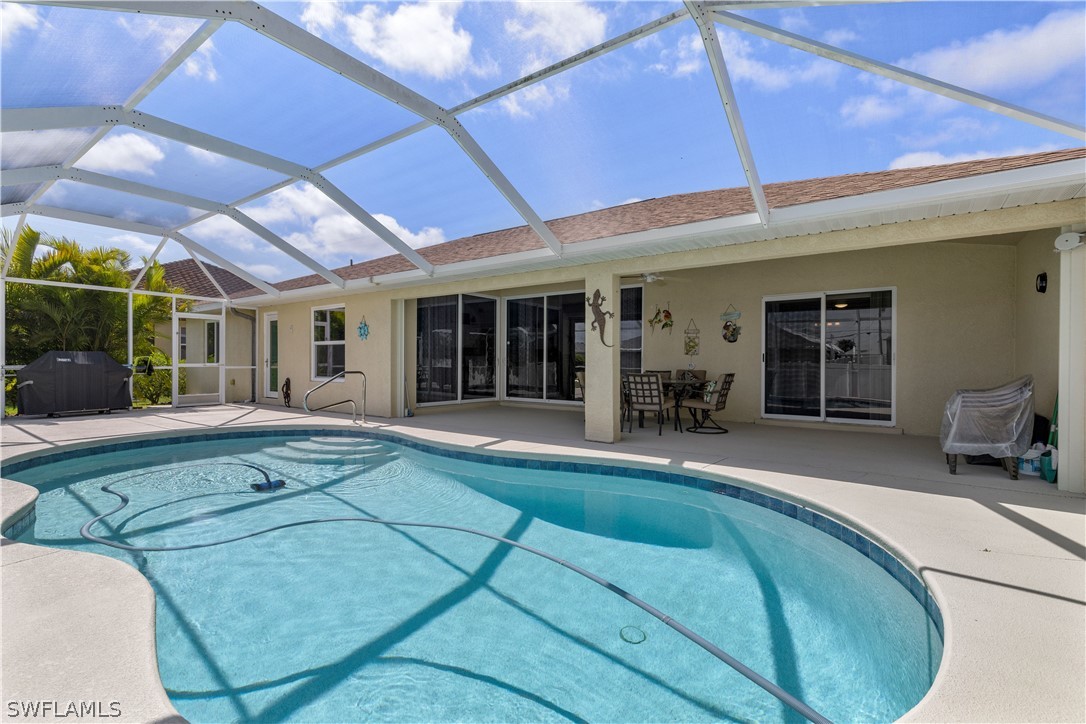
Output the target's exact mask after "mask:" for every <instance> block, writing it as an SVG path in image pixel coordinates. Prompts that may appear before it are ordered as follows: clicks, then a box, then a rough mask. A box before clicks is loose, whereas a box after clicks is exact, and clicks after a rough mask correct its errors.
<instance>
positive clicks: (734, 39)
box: [719, 29, 840, 91]
mask: <svg viewBox="0 0 1086 724" xmlns="http://www.w3.org/2000/svg"><path fill="white" fill-rule="evenodd" d="M719 35H720V46H721V49H722V50H723V51H724V59H725V60H726V61H727V63H728V72H729V74H730V75H731V78H732V80H733V81H734V82H736V83H741V82H746V83H750V84H751V85H753V86H755V87H756V88H759V89H760V90H763V91H780V90H784V89H786V88H791V87H792V86H794V85H804V84H810V83H824V84H825V83H832V82H833V81H834V80H835V79H836V78H837V75H838V73H839V72H840V66H839V64H837V63H834V62H832V61H829V60H825V59H823V58H815V59H813V60H811V61H809V62H806V63H804V64H802V65H782V66H774V65H770V64H769V63H767V62H765V61H763V60H760V59H759V58H758V57H757V56H756V50H755V46H754V44H753V43H751V41H750V40H749V39H748V38H747V37H745V36H743V35H742V34H740V33H739V32H738V31H735V30H731V29H726V30H724V31H722V32H720V34H719Z"/></svg>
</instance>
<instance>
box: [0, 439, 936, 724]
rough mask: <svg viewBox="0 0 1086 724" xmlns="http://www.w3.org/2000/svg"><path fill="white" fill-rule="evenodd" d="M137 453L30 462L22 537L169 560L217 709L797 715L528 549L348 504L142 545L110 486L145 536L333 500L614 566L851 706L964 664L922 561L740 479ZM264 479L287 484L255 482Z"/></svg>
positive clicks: (179, 644) (634, 587)
mask: <svg viewBox="0 0 1086 724" xmlns="http://www.w3.org/2000/svg"><path fill="white" fill-rule="evenodd" d="M156 443H160V441H156ZM114 447H118V446H114ZM120 447H121V449H114V450H113V451H111V452H108V453H104V454H99V455H90V456H79V457H70V458H68V459H65V460H63V461H58V462H54V463H51V464H47V465H39V466H36V467H26V468H25V469H23V470H21V471H17V472H15V473H13V474H12V473H10V470H9V471H8V472H7V473H6V474H8V476H9V477H12V478H14V479H17V480H22V481H23V482H29V483H33V484H37V485H38V487H39V489H40V490H41V492H42V495H41V498H40V499H39V501H38V506H37V522H36V524H35V527H34V530H33V532H32V533H30V534H28V535H27V536H24V537H23V538H22V540H24V541H26V542H37V543H41V544H43V545H51V546H58V547H68V548H75V549H80V550H88V551H94V552H98V553H103V554H106V555H111V556H114V557H116V558H119V559H121V560H124V561H127V562H129V563H130V564H132V565H134V566H136V567H137V568H139V569H140V570H141V571H142V572H143V573H144V575H145V576H147V577H148V579H149V580H150V581H151V583H152V585H153V586H154V588H155V591H156V594H157V638H158V657H159V667H160V672H161V676H162V681H163V683H164V685H165V687H166V689H167V692H168V693H169V695H170V698H171V700H172V701H173V703H174V705H175V706H176V707H177V709H178V710H179V711H180V712H181V713H182V714H183V715H185V716H186V717H188V718H189V719H191V720H193V721H227V720H253V719H257V720H282V719H294V720H299V721H347V720H358V719H380V720H409V721H418V720H443V721H445V720H488V721H489V720H503V721H509V720H532V721H536V720H548V719H574V720H606V721H649V720H652V721H663V720H668V721H701V720H713V719H755V720H781V719H789V718H794V715H793V714H791V713H790V712H788V711H787V710H786V709H784V708H783V706H782V705H781V704H780V703H779V702H778V701H777V700H776V699H774V698H773V697H772V696H770V695H769V694H767V693H766V692H764V691H763V690H762V689H760V688H758V687H756V686H755V685H753V684H751V683H750V682H748V681H747V680H746V679H744V678H742V677H741V676H739V675H738V674H737V673H735V672H734V671H732V670H731V669H730V668H728V667H727V666H725V665H724V664H722V663H720V662H719V661H717V660H716V659H714V658H712V657H711V656H710V655H709V654H708V653H706V652H705V651H703V650H702V649H700V648H698V647H697V646H695V645H694V644H693V643H692V642H691V641H689V640H687V639H686V638H684V637H682V636H680V635H679V634H677V633H676V632H675V631H673V630H671V629H670V628H668V627H667V626H665V625H664V624H663V623H662V622H660V621H659V620H657V619H655V618H653V617H651V616H650V615H648V614H647V613H646V612H644V611H643V610H641V609H638V608H636V607H635V606H633V605H631V604H630V603H629V602H628V601H626V600H623V599H622V598H620V597H618V596H616V595H614V594H613V593H611V592H609V591H608V590H606V589H604V588H602V587H600V586H598V585H595V584H594V583H592V582H590V581H588V580H587V579H585V578H583V577H581V576H578V575H577V574H575V573H574V572H572V571H570V570H568V569H566V568H563V567H561V566H559V565H556V564H555V563H553V562H551V561H548V560H544V559H542V558H539V557H537V556H534V555H531V554H529V553H527V552H525V551H522V550H518V549H516V548H512V547H510V546H508V545H505V544H502V543H498V542H495V541H493V540H488V539H484V538H480V537H478V536H473V535H466V534H464V533H461V532H458V531H451V530H432V529H426V528H404V527H389V526H382V525H375V524H360V523H355V522H347V521H340V522H331V523H323V524H317V525H302V526H297V527H291V528H286V529H281V530H276V531H273V532H270V533H267V534H265V535H260V536H257V537H253V538H248V539H245V540H239V541H236V542H233V543H229V544H226V545H218V546H212V547H207V548H199V549H194V550H186V551H164V552H140V551H123V550H118V549H115V548H109V547H105V546H102V545H99V544H96V543H92V542H89V541H87V540H85V539H84V538H82V537H81V536H80V535H79V529H80V527H81V526H83V525H84V524H85V523H87V522H88V521H89V520H91V519H92V518H94V517H95V516H98V515H100V514H103V513H106V512H108V511H110V510H111V509H113V508H115V507H117V504H118V499H117V498H116V497H115V496H113V495H110V494H109V493H106V492H102V491H101V490H100V488H101V487H102V486H104V485H108V484H112V489H113V490H116V491H119V492H123V493H125V494H126V495H128V496H129V497H130V503H129V504H128V506H127V507H125V508H124V509H123V510H120V511H118V512H117V513H114V514H113V515H110V516H108V517H107V518H105V519H104V520H103V521H101V522H100V523H98V524H97V525H96V526H94V528H93V529H92V533H93V534H96V535H99V536H103V537H105V538H107V539H110V540H113V541H119V542H122V543H125V544H129V545H134V546H138V547H141V548H146V547H170V546H179V545H192V544H207V543H215V542H217V541H220V540H223V539H227V538H232V537H237V536H238V535H243V534H247V533H251V532H254V531H258V530H262V529H266V528H270V527H274V526H277V525H286V524H291V523H296V522H301V521H304V520H310V519H318V518H330V517H356V518H357V517H375V518H382V519H392V520H401V521H414V522H425V523H435V524H441V525H454V526H463V527H469V528H473V529H478V530H481V531H486V532H488V533H490V534H492V535H497V536H502V537H505V538H509V539H511V540H515V541H517V542H518V543H521V544H523V545H527V546H532V547H535V548H538V549H541V550H543V551H546V552H548V553H550V554H552V555H554V556H558V557H560V558H562V559H565V560H568V561H570V562H572V563H574V564H576V565H578V566H581V567H583V568H585V569H587V570H589V571H592V572H593V573H595V574H598V575H600V576H602V577H604V578H606V579H608V580H609V581H612V582H614V583H615V584H616V585H618V586H621V587H622V588H623V589H625V590H627V591H629V592H630V593H632V594H633V595H635V596H637V597H639V598H641V599H644V600H645V601H647V602H648V603H649V604H651V605H652V606H655V607H656V608H658V609H660V610H661V611H663V612H665V613H666V614H667V615H669V616H672V617H674V618H675V619H677V620H679V621H681V622H682V623H683V624H686V625H687V626H688V627H690V628H691V629H693V630H694V631H696V632H697V633H698V634H701V635H702V636H704V637H705V638H707V639H708V640H709V641H712V642H713V643H714V644H716V645H718V646H720V647H722V648H723V649H724V650H726V651H727V652H728V653H730V654H731V655H733V656H735V657H736V658H738V659H739V660H740V661H742V662H743V663H745V664H746V665H748V666H750V667H751V668H753V669H754V670H755V671H757V672H759V673H761V674H763V675H765V676H766V677H767V678H769V679H771V680H773V681H775V682H777V683H778V684H780V685H781V686H782V687H783V688H784V689H785V690H787V691H789V692H791V693H792V694H794V695H796V696H797V697H799V698H800V699H802V700H804V701H806V702H807V703H808V704H810V705H811V706H813V707H814V708H815V709H816V710H818V711H819V712H821V713H822V714H824V715H826V716H828V717H830V718H831V719H839V720H889V719H893V718H896V717H898V716H900V715H901V714H903V713H905V712H906V711H907V710H908V709H909V708H911V707H912V706H913V705H914V704H915V703H916V702H918V701H919V699H920V698H921V697H922V696H923V694H924V693H925V692H926V691H927V689H928V687H929V686H930V684H931V681H932V680H933V678H934V675H935V672H936V670H937V668H938V665H939V660H940V657H941V653H942V651H941V650H942V644H941V638H940V635H939V631H938V628H939V627H938V623H937V622H938V612H937V610H935V609H934V608H933V606H932V605H931V602H930V597H928V596H927V594H926V591H924V590H923V589H922V587H920V586H919V582H918V581H916V580H915V578H910V577H909V576H910V575H911V574H907V571H904V570H903V568H902V567H901V566H900V564H898V563H897V562H896V561H893V559H892V558H890V557H889V556H887V555H886V554H885V553H884V552H883V551H881V549H878V548H877V547H873V546H872V545H871V544H870V543H868V542H867V541H866V539H862V538H860V537H858V536H856V535H855V534H854V533H852V532H851V531H848V530H847V529H842V527H841V526H839V525H838V524H836V523H833V522H832V521H828V520H827V519H825V518H823V517H821V516H818V515H817V514H813V513H811V512H810V511H806V510H805V509H802V508H797V506H794V505H792V504H790V503H786V502H782V501H777V500H774V499H769V498H766V497H765V496H762V495H760V494H758V493H754V492H752V491H747V490H744V489H742V488H740V487H738V486H737V485H735V484H730V483H724V482H720V481H704V480H702V481H699V480H698V479H696V478H687V477H686V476H683V475H676V474H674V473H668V472H662V471H643V470H628V469H623V468H614V467H610V466H600V465H590V464H584V463H568V462H555V461H525V460H503V461H502V462H504V463H506V464H505V465H501V466H499V465H488V464H483V463H482V462H481V460H483V459H484V458H483V456H478V455H474V454H469V455H459V456H458V458H460V459H457V458H451V457H447V456H445V455H440V456H439V455H434V454H431V452H430V451H428V450H429V449H428V448H427V449H420V448H425V447H426V446H422V445H413V446H412V447H405V446H401V445H398V444H396V443H394V442H391V441H389V440H379V439H374V438H373V437H372V436H371V437H360V436H357V435H355V436H329V435H327V434H324V433H321V434H320V435H316V436H313V435H308V434H301V433H299V432H290V433H288V434H279V435H275V436H271V435H262V436H251V435H250V436H247V437H245V438H240V439H239V438H229V439H220V438H215V437H210V436H209V437H206V438H204V439H201V440H199V441H194V442H175V443H174V444H169V445H164V444H155V445H153V446H148V447H140V448H137V449H123V446H120ZM465 457H469V458H473V459H469V460H465V459H462V458H465ZM250 466H252V467H250ZM265 472H266V473H267V474H268V475H269V477H270V478H271V479H276V480H278V479H282V480H284V481H285V482H286V487H284V488H283V489H281V490H277V491H269V492H256V491H253V490H252V489H251V487H250V486H251V485H252V484H254V483H260V482H261V481H263V480H265V478H264V473H265ZM669 483H671V484H669ZM699 486H700V487H699ZM720 493H723V494H720ZM827 533H829V535H827ZM834 536H836V537H834ZM888 571H890V572H892V573H893V574H894V575H890V574H889V573H888ZM895 576H896V577H897V579H895ZM903 584H904V585H903ZM921 602H924V603H923V604H922V603H921ZM929 612H931V613H934V614H935V616H936V620H935V621H933V620H932V618H931V616H929Z"/></svg>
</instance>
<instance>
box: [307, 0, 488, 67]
mask: <svg viewBox="0 0 1086 724" xmlns="http://www.w3.org/2000/svg"><path fill="white" fill-rule="evenodd" d="M462 5H463V3H462V2H440V3H404V4H402V5H399V6H398V7H396V9H395V10H392V11H386V10H385V9H384V7H385V6H383V5H375V4H369V5H363V6H362V7H361V8H360V9H359V10H358V12H355V13H352V12H347V11H344V10H343V8H342V7H341V6H339V4H338V3H326V2H317V1H315V0H311V1H310V2H307V3H306V6H305V10H303V12H302V17H301V19H302V23H303V24H304V25H305V27H306V28H307V29H308V30H309V31H310V32H311V33H314V34H316V35H321V36H325V37H327V36H331V35H335V34H338V33H340V32H345V33H346V37H347V39H348V40H350V42H351V43H352V44H353V45H354V46H355V47H356V48H358V49H359V50H361V51H362V52H363V53H365V54H366V55H369V56H370V57H372V58H376V59H377V60H379V61H381V62H382V63H384V64H385V65H387V66H388V67H389V68H392V69H395V70H401V71H405V72H408V73H416V74H418V75H422V76H426V77H428V78H436V79H438V80H444V79H447V78H452V77H454V76H457V75H461V74H464V73H468V72H473V73H476V74H478V73H480V72H484V71H482V70H480V69H479V68H477V67H476V66H475V65H474V63H473V62H472V57H471V45H472V40H473V38H472V36H471V33H469V32H468V31H467V30H465V29H464V28H463V27H461V26H460V25H458V24H457V17H456V16H457V14H458V13H459V12H460V9H461V7H462Z"/></svg>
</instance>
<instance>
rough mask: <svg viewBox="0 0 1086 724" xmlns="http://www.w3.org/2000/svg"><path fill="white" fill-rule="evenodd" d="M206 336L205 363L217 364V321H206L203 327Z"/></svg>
mask: <svg viewBox="0 0 1086 724" xmlns="http://www.w3.org/2000/svg"><path fill="white" fill-rule="evenodd" d="M204 329H205V332H206V336H207V347H206V348H205V349H206V350H207V363H208V364H218V362H219V323H218V322H208V323H207V324H206V325H205V327H204Z"/></svg>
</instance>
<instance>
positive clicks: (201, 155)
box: [185, 146, 226, 166]
mask: <svg viewBox="0 0 1086 724" xmlns="http://www.w3.org/2000/svg"><path fill="white" fill-rule="evenodd" d="M185 153H187V154H188V155H190V156H192V157H193V158H194V159H195V160H196V161H197V162H199V163H201V164H203V165H205V166H222V165H223V164H225V163H226V157H225V156H220V155H219V154H217V153H212V152H211V151H207V150H204V149H202V148H197V147H196V146H185Z"/></svg>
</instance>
